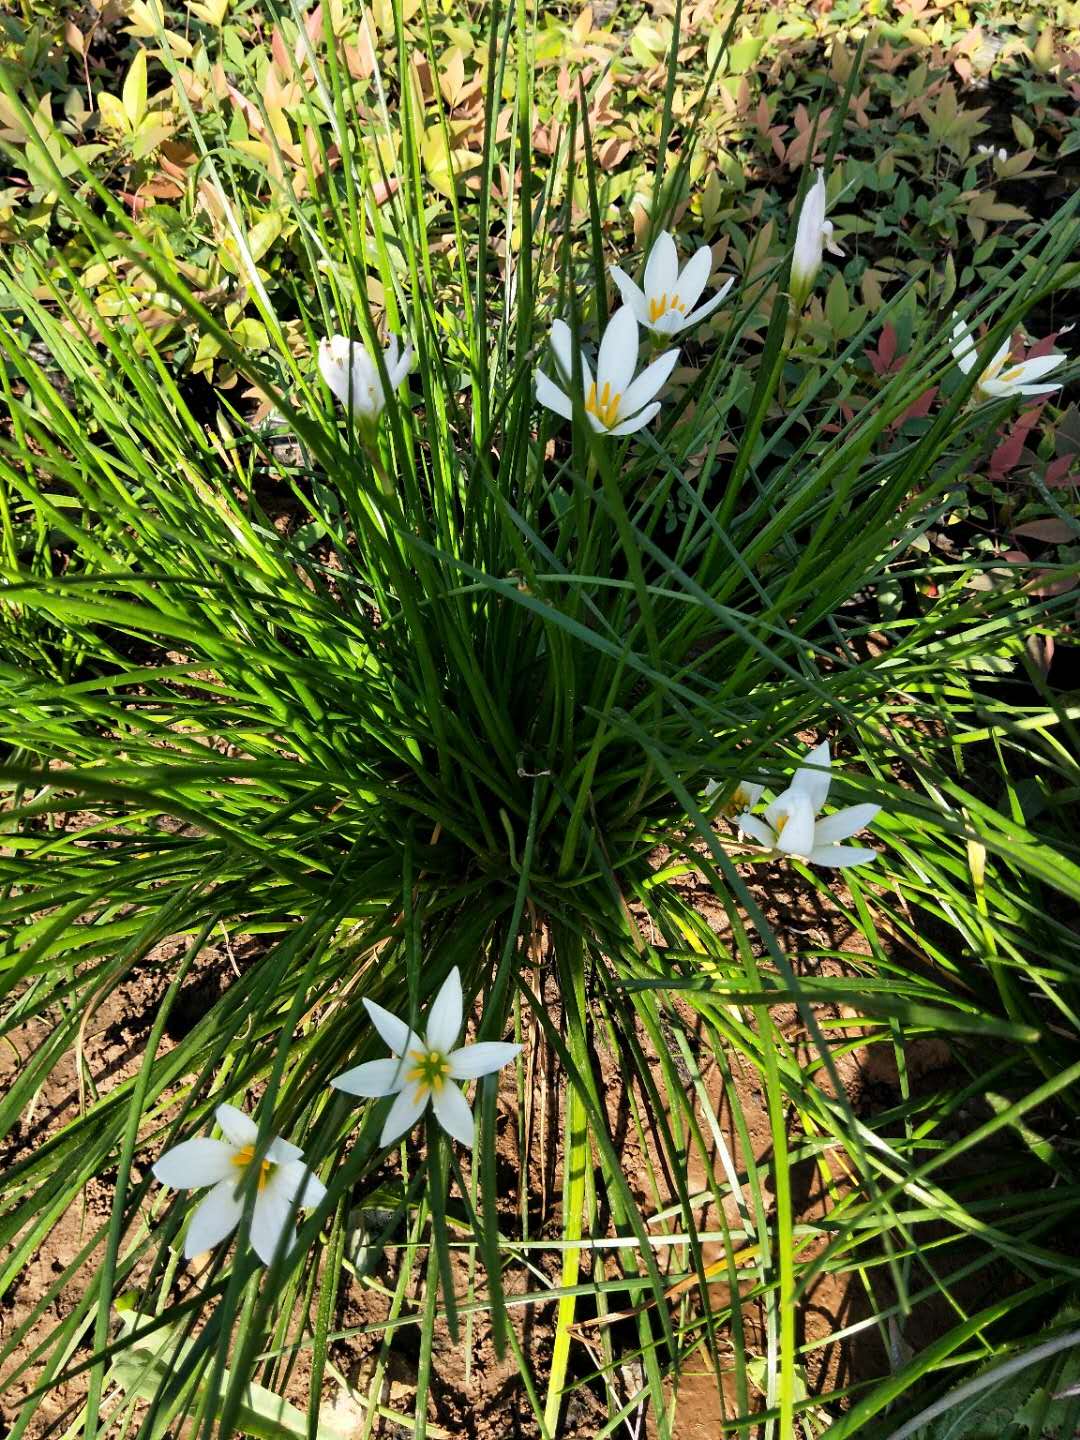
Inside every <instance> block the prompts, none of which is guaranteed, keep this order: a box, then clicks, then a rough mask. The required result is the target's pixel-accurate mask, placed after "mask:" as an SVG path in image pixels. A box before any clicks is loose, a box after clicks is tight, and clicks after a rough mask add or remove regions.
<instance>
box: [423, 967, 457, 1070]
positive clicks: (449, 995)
mask: <svg viewBox="0 0 1080 1440" xmlns="http://www.w3.org/2000/svg"><path fill="white" fill-rule="evenodd" d="M461 1005H462V1001H461V972H460V971H459V970H458V968H457V966H456V965H455V966H454V968H453V969H452V970H451V971H450V974H449V975H447V977H446V979H445V980H444V981H443V983H442V985H441V987H440V989H439V993H438V995H436V996H435V1000H434V1002H433V1003H432V1006H431V1011H430V1013H429V1015H428V1023H427V1043H428V1049H429V1050H438V1051H439V1052H440V1053H442V1054H446V1052H447V1051H449V1050H452V1049H453V1047H454V1045H455V1044H456V1042H457V1038H458V1036H459V1035H460V1034H461V1019H462V1011H461Z"/></svg>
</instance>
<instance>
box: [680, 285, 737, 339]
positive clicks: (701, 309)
mask: <svg viewBox="0 0 1080 1440" xmlns="http://www.w3.org/2000/svg"><path fill="white" fill-rule="evenodd" d="M734 284H735V276H734V275H729V276H728V278H727V279H726V280H725V281H724V283H723V285H721V286H720V289H719V290H717V292H716V294H715V295H713V296H712V298H711V299H709V300H706V301H705V304H704V305H699V306H698V307H697V309H696V310H691V312H690V313H689V315H686V316H684V318H683V329H684V330H685V329H686V328H687V327H688V326H690V325H697V324H698V322H699V321H701V320H704V319H705V317H706V315H711V314H712V312H713V311H714V310H715V309H716V307H717V306H718V305H719V304H720V302H721V301H722V300H723V299H724V296H725V295H726V294H727V293H728V291H729V290H730V289H731V287H732V286H733V285H734Z"/></svg>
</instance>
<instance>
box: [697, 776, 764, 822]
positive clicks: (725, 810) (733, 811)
mask: <svg viewBox="0 0 1080 1440" xmlns="http://www.w3.org/2000/svg"><path fill="white" fill-rule="evenodd" d="M719 789H720V782H719V781H718V780H710V781H709V783H708V784H707V785H706V786H705V799H706V800H711V799H712V797H713V796H714V795H715V794H716V793H717V791H718V790H719ZM764 789H765V786H764V785H758V784H756V783H755V782H754V781H753V780H740V781H739V783H738V785H736V786H735V789H734V790H733V791H732V792H731V794H730V795H729V796H728V798H727V799H726V800H725V801H724V803H723V804H722V805H721V806H720V808H719V809H718V810H717V812H716V813H717V814H718V815H722V816H723V817H724V819H725V820H737V819H738V817H739V816H740V815H743V814H745V813H746V811H747V810H752V809H753V808H754V806H755V805H756V804H757V802H758V801H759V800H760V799H761V796H762V792H763V791H764Z"/></svg>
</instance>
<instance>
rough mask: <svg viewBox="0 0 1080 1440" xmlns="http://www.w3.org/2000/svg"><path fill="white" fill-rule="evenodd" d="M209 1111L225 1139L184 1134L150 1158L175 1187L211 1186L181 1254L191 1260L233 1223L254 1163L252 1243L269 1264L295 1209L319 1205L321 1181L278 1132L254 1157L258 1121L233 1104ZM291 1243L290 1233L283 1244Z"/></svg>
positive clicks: (163, 1180)
mask: <svg viewBox="0 0 1080 1440" xmlns="http://www.w3.org/2000/svg"><path fill="white" fill-rule="evenodd" d="M214 1116H215V1118H216V1120H217V1123H218V1125H219V1126H220V1127H221V1132H222V1134H223V1135H224V1136H225V1138H224V1140H202V1139H199V1140H185V1141H184V1142H183V1143H182V1144H180V1145H174V1146H173V1148H172V1149H171V1150H166V1152H165V1154H164V1155H162V1156H160V1157H159V1158H158V1159H157V1160H156V1161H155V1162H154V1167H153V1169H154V1175H155V1176H156V1177H157V1179H158V1180H160V1181H161V1183H162V1184H163V1185H170V1186H172V1188H173V1189H174V1190H201V1189H202V1187H203V1186H204V1185H212V1186H213V1187H214V1188H213V1189H212V1190H211V1191H210V1194H209V1195H207V1196H206V1198H205V1199H204V1200H203V1201H202V1202H201V1203H200V1205H199V1207H198V1209H197V1210H196V1211H195V1213H194V1215H192V1217H191V1221H190V1223H189V1225H188V1228H187V1235H186V1237H185V1239H184V1255H185V1256H186V1257H187V1259H189V1260H190V1259H191V1257H192V1256H193V1255H201V1254H202V1253H203V1251H204V1250H210V1249H212V1248H213V1246H215V1245H217V1244H218V1243H219V1242H220V1241H222V1240H224V1239H225V1238H226V1237H227V1236H229V1235H231V1234H232V1232H233V1231H234V1230H235V1229H236V1226H237V1224H238V1223H239V1220H240V1215H241V1213H242V1211H243V1208H244V1201H243V1194H244V1191H243V1185H244V1180H245V1178H246V1176H247V1175H248V1173H249V1171H250V1170H251V1168H252V1166H257V1167H258V1169H259V1178H258V1181H257V1185H258V1189H257V1190H256V1194H255V1210H254V1213H253V1214H252V1217H251V1244H252V1247H253V1248H254V1250H255V1253H256V1254H257V1255H258V1257H259V1259H260V1260H261V1261H262V1262H263V1264H264V1265H269V1264H270V1262H271V1260H273V1258H274V1252H275V1251H276V1250H277V1248H278V1241H279V1239H280V1238H281V1235H282V1233H283V1232H284V1231H285V1230H286V1229H287V1228H288V1225H289V1221H290V1220H291V1219H292V1218H293V1216H294V1215H295V1213H296V1211H297V1210H298V1209H299V1210H312V1209H314V1208H315V1207H316V1206H317V1205H320V1204H321V1203H322V1200H323V1197H324V1196H325V1194H326V1186H325V1185H324V1184H323V1183H322V1181H321V1180H320V1179H319V1178H318V1176H316V1175H313V1174H312V1173H311V1171H310V1170H309V1169H308V1167H307V1165H306V1164H305V1163H304V1155H303V1151H302V1150H300V1149H299V1147H298V1146H296V1145H291V1144H290V1143H289V1142H288V1140H282V1139H281V1137H280V1136H275V1137H274V1139H273V1140H271V1142H270V1144H269V1145H268V1146H267V1148H266V1150H265V1152H264V1154H263V1156H262V1158H261V1159H256V1156H255V1143H256V1141H257V1140H258V1138H259V1127H258V1126H257V1125H256V1124H255V1121H254V1120H252V1119H251V1118H250V1117H249V1116H247V1115H245V1114H244V1112H243V1111H242V1110H237V1108H236V1106H235V1105H219V1106H218V1107H217V1109H216V1110H215V1111H214ZM292 1243H293V1242H292V1239H291V1238H290V1240H289V1242H288V1246H287V1247H286V1249H290V1248H291V1247H292Z"/></svg>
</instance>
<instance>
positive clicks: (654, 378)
mask: <svg viewBox="0 0 1080 1440" xmlns="http://www.w3.org/2000/svg"><path fill="white" fill-rule="evenodd" d="M678 362H679V351H678V347H676V348H675V349H674V350H665V351H664V353H663V355H661V356H660V357H659V359H657V360H654V361H653V362H652V364H651V365H646V366H645V369H644V370H643V371H642V372H641V374H640V375H639V376H638V377H637V379H636V380H635V381H634V382H633V384H632V385H631V386H630V387H629V388H628V389H627V391H626V393H625V394H624V395H623V398H622V403H621V404H620V406H619V414H620V415H625V416H626V418H627V419H629V418H630V417H631V416H632V415H636V414H637V412H638V411H639V410H640V409H641V408H642V406H643V405H645V404H647V403H648V401H650V400H651V399H652V398H653V396H654V395H656V394H657V393H658V392H659V391H660V390H662V389H663V387H664V386H665V385H666V384H667V382H668V377H669V376H670V375H671V372H672V371H673V370H674V369H675V366H676V365H677V364H678Z"/></svg>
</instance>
